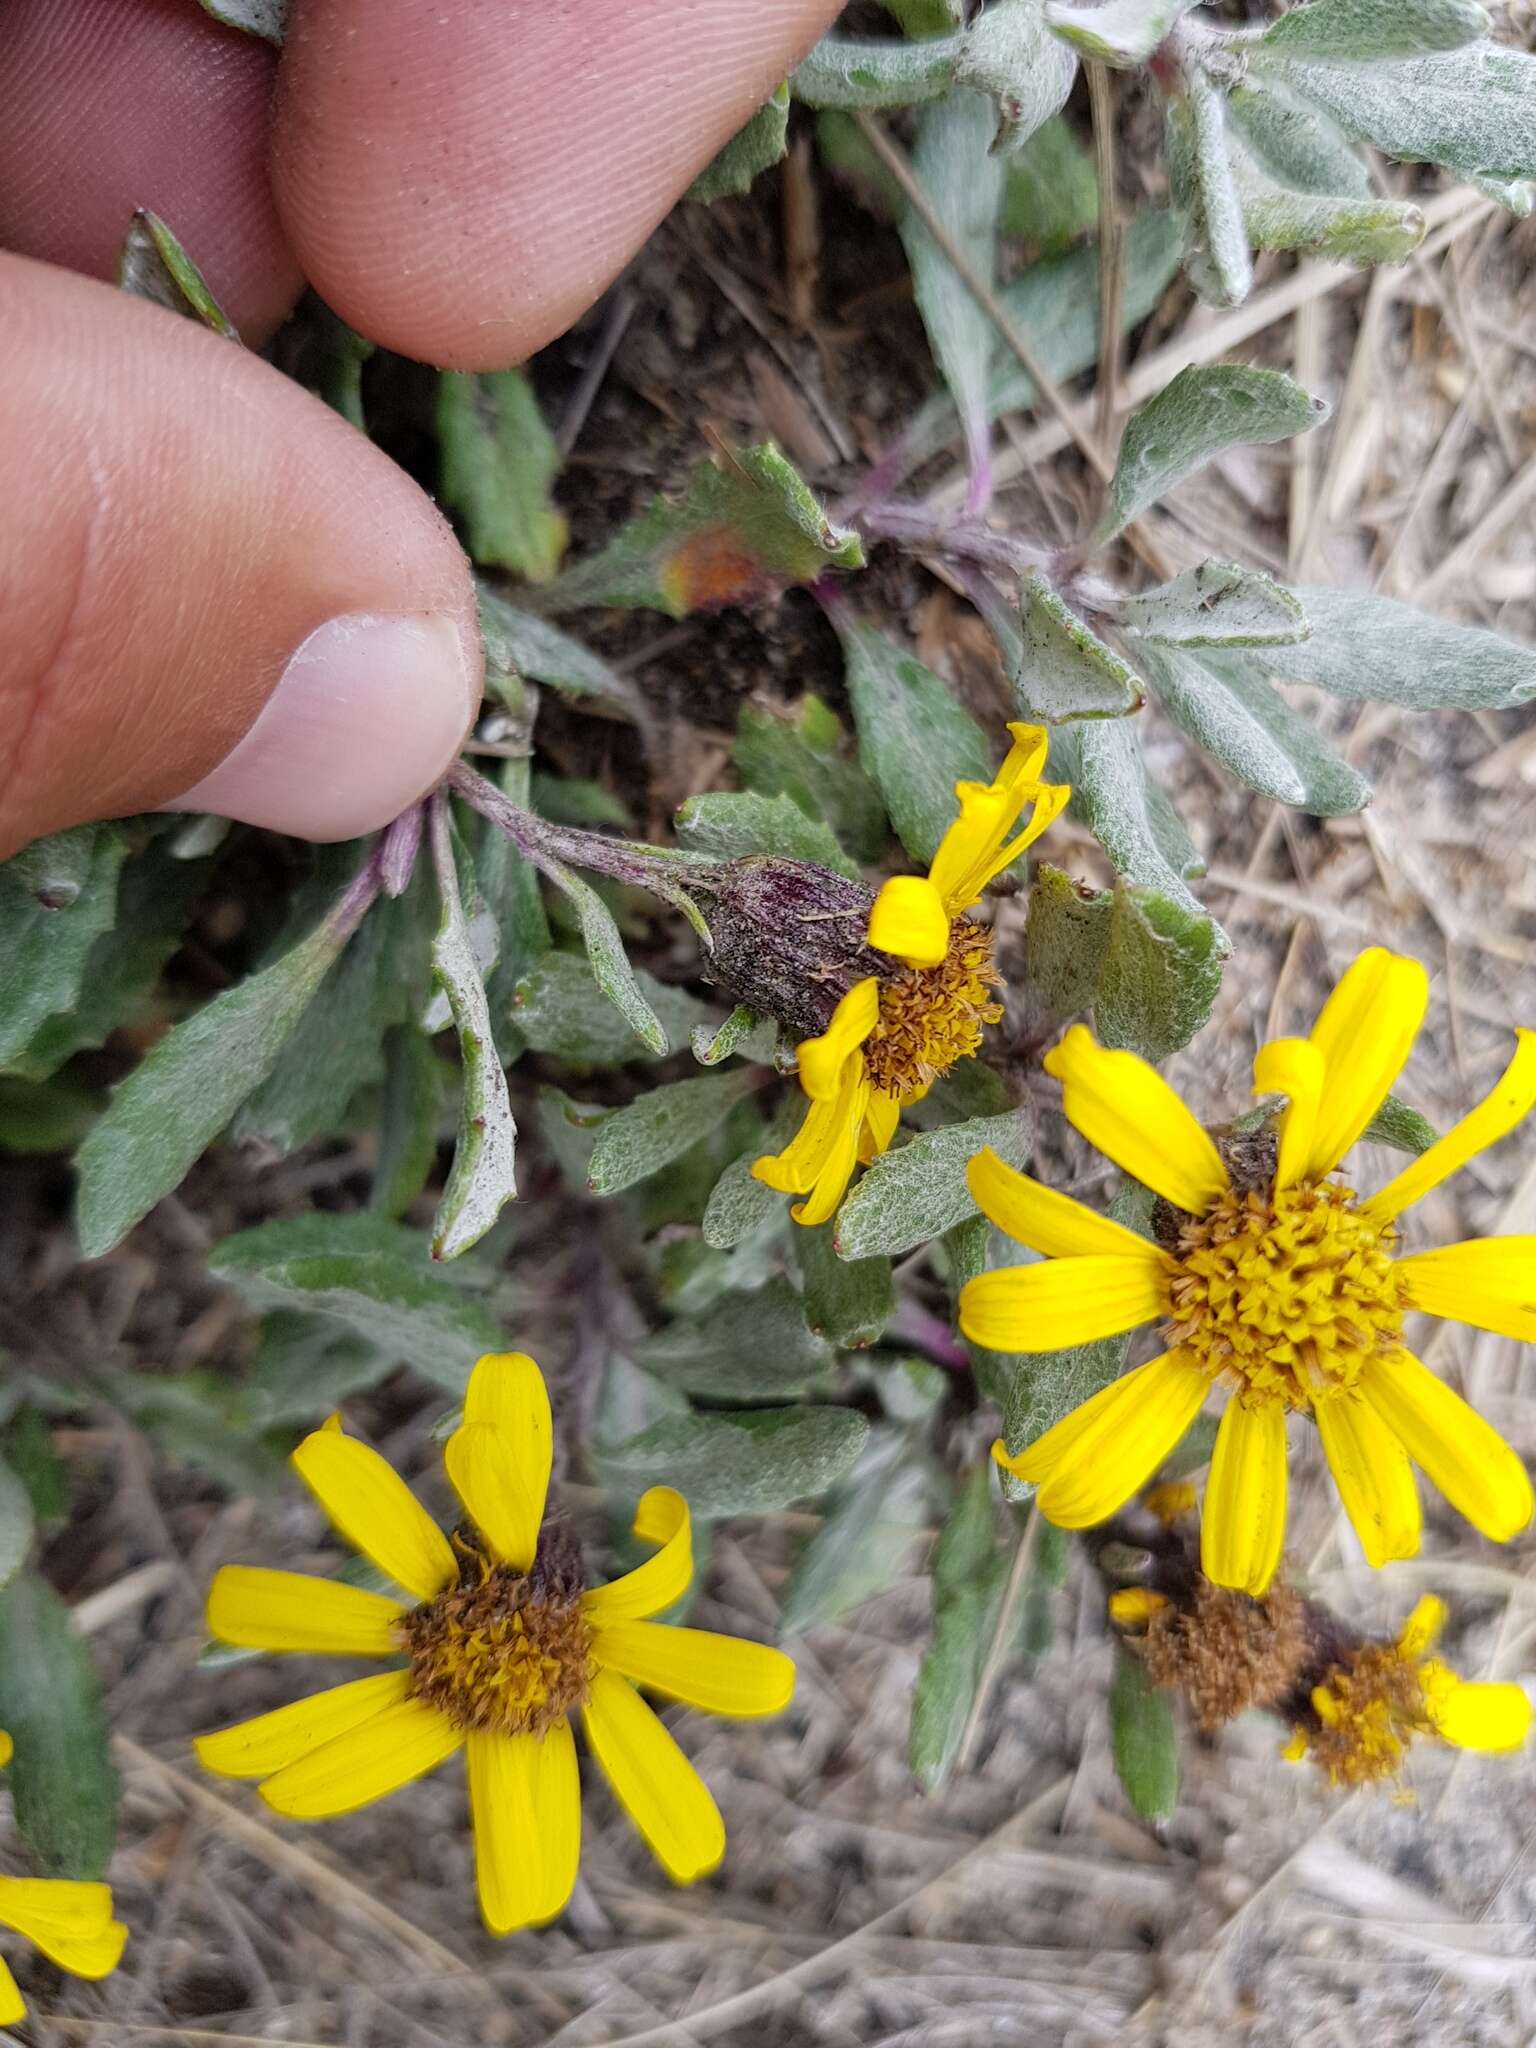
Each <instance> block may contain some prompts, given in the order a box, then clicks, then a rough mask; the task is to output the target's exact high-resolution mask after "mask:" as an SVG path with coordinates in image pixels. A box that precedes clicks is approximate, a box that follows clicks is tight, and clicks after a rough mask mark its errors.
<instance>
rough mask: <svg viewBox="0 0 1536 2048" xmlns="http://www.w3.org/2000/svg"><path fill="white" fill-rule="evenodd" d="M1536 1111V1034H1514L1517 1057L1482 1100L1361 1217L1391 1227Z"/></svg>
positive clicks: (1376, 1196)
mask: <svg viewBox="0 0 1536 2048" xmlns="http://www.w3.org/2000/svg"><path fill="white" fill-rule="evenodd" d="M1533 1106H1536V1031H1517V1032H1516V1033H1515V1051H1514V1057H1513V1058H1512V1059H1511V1060H1510V1063H1509V1065H1508V1066H1507V1067H1506V1068H1505V1069H1504V1072H1503V1073H1502V1074H1501V1075H1500V1076H1499V1078H1498V1080H1497V1081H1496V1082H1495V1083H1494V1085H1493V1087H1492V1088H1490V1089H1489V1091H1488V1093H1487V1094H1486V1095H1485V1096H1484V1097H1483V1099H1482V1101H1481V1102H1480V1103H1479V1104H1478V1105H1477V1107H1476V1109H1473V1110H1469V1111H1468V1113H1467V1114H1466V1115H1465V1116H1464V1117H1463V1118H1462V1119H1461V1121H1460V1122H1459V1123H1454V1124H1452V1126H1451V1128H1450V1129H1449V1130H1448V1131H1447V1132H1446V1134H1445V1136H1444V1137H1443V1138H1437V1139H1436V1140H1435V1142H1434V1144H1433V1145H1431V1146H1430V1147H1429V1149H1428V1150H1427V1151H1425V1152H1421V1153H1420V1154H1419V1156H1418V1158H1417V1159H1415V1160H1414V1161H1413V1162H1412V1163H1411V1164H1410V1165H1408V1166H1405V1167H1404V1168H1403V1170H1402V1172H1401V1173H1400V1174H1398V1175H1397V1177H1396V1179H1395V1180H1389V1181H1388V1182H1387V1184H1386V1186H1385V1187H1384V1188H1382V1189H1380V1190H1379V1191H1378V1192H1377V1193H1376V1194H1374V1195H1372V1196H1371V1198H1370V1200H1369V1201H1368V1202H1362V1203H1361V1205H1360V1213H1361V1215H1363V1216H1368V1217H1369V1218H1370V1219H1371V1221H1372V1222H1373V1223H1390V1222H1391V1220H1392V1218H1393V1217H1394V1216H1401V1214H1402V1213H1403V1211H1404V1210H1405V1209H1406V1208H1409V1207H1410V1206H1411V1205H1412V1204H1413V1203H1414V1202H1418V1201H1421V1200H1422V1199H1423V1197H1424V1196H1425V1195H1427V1194H1428V1193H1429V1192H1430V1190H1431V1189H1432V1188H1437V1187H1439V1185H1440V1183H1441V1182H1442V1181H1444V1180H1449V1179H1450V1177H1451V1175H1452V1174H1453V1173H1458V1172H1459V1171H1460V1170H1461V1168H1462V1167H1463V1166H1465V1165H1466V1163H1467V1161H1468V1160H1469V1159H1471V1158H1473V1157H1474V1156H1475V1155H1476V1154H1477V1153H1479V1152H1486V1151H1487V1150H1488V1147H1489V1146H1490V1145H1496V1144H1497V1143H1498V1142H1499V1140H1500V1138H1503V1137H1506V1136H1507V1135H1508V1134H1509V1132H1511V1131H1512V1130H1513V1129H1514V1128H1515V1125H1516V1124H1518V1123H1519V1122H1520V1121H1521V1119H1522V1118H1523V1117H1525V1116H1527V1115H1528V1114H1529V1113H1530V1111H1531V1109H1532V1107H1533Z"/></svg>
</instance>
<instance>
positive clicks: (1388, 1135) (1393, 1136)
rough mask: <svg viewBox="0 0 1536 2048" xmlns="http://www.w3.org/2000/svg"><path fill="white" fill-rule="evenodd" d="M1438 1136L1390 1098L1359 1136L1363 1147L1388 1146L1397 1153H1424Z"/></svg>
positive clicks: (1428, 1124) (1424, 1119)
mask: <svg viewBox="0 0 1536 2048" xmlns="http://www.w3.org/2000/svg"><path fill="white" fill-rule="evenodd" d="M1439 1136H1440V1133H1439V1132H1438V1131H1437V1130H1436V1129H1435V1127H1434V1125H1433V1124H1432V1123H1431V1122H1430V1121H1429V1119H1428V1118H1427V1117H1422V1116H1420V1114H1419V1112H1418V1111H1417V1110H1416V1109H1410V1108H1409V1107H1408V1104H1407V1103H1406V1102H1403V1101H1402V1100H1400V1099H1399V1097H1397V1096H1396V1095H1389V1096H1387V1097H1386V1099H1385V1100H1384V1101H1383V1103H1382V1105H1381V1107H1380V1109H1378V1110H1377V1112H1376V1114H1375V1115H1374V1116H1373V1117H1372V1118H1371V1120H1370V1122H1369V1123H1368V1124H1367V1125H1366V1127H1365V1129H1364V1130H1363V1131H1362V1132H1361V1133H1360V1143H1361V1144H1362V1145H1390V1146H1391V1147H1392V1148H1393V1150H1394V1151H1397V1152H1413V1153H1419V1152H1427V1151H1428V1150H1429V1148H1430V1146H1431V1145H1433V1144H1434V1143H1435V1141H1436V1140H1437V1139H1438V1137H1439Z"/></svg>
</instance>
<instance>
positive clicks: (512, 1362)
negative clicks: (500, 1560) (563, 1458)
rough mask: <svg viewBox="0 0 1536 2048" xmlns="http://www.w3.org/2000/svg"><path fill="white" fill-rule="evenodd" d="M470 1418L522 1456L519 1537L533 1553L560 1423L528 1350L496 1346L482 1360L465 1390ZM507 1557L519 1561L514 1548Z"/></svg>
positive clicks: (517, 1456) (519, 1458) (519, 1459)
mask: <svg viewBox="0 0 1536 2048" xmlns="http://www.w3.org/2000/svg"><path fill="white" fill-rule="evenodd" d="M464 1421H465V1423H466V1424H467V1425H470V1426H472V1427H479V1428H484V1429H489V1430H494V1431H495V1433H496V1435H497V1436H499V1437H500V1438H501V1439H502V1441H503V1442H504V1443H506V1444H507V1445H508V1446H509V1448H510V1450H511V1453H512V1456H513V1458H514V1459H515V1460H516V1463H517V1470H518V1476H519V1482H520V1483H519V1487H518V1495H519V1500H518V1512H519V1514H520V1516H521V1518H522V1525H523V1526H522V1529H521V1531H520V1532H519V1540H520V1544H521V1546H522V1547H524V1548H526V1550H527V1553H528V1556H529V1557H530V1558H531V1557H532V1555H533V1544H534V1542H536V1541H537V1539H538V1532H539V1524H540V1523H541V1522H542V1521H543V1519H544V1503H545V1497H546V1495H547V1494H548V1492H549V1467H550V1460H551V1458H552V1456H553V1452H554V1427H553V1424H552V1422H551V1419H550V1413H549V1389H548V1388H547V1387H546V1386H545V1384H544V1375H543V1373H541V1372H540V1371H539V1368H538V1366H537V1365H536V1364H535V1362H534V1360H533V1359H531V1358H530V1357H529V1356H528V1354H527V1352H526V1351H500V1352H492V1353H490V1354H489V1355H488V1356H487V1357H485V1358H482V1359H480V1360H479V1361H478V1362H477V1363H476V1366H475V1369H474V1371H473V1372H472V1373H471V1374H470V1376H469V1385H468V1387H467V1388H466V1390H465V1394H464ZM470 1512H471V1513H473V1512H474V1510H473V1509H471V1510H470ZM530 1526H531V1529H532V1539H531V1540H530V1538H529V1535H528V1530H529V1527H530ZM486 1533H489V1532H486ZM507 1557H508V1561H509V1562H515V1561H516V1560H515V1559H514V1557H513V1553H512V1550H511V1549H510V1548H509V1549H508V1552H507Z"/></svg>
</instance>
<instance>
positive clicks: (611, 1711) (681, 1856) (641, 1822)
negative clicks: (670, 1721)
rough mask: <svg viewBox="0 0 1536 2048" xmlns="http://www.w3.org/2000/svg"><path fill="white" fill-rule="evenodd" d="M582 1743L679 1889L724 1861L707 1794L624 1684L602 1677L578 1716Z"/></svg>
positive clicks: (720, 1826) (607, 1674) (718, 1824)
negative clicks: (584, 1734)
mask: <svg viewBox="0 0 1536 2048" xmlns="http://www.w3.org/2000/svg"><path fill="white" fill-rule="evenodd" d="M582 1716H583V1721H584V1725H585V1727H586V1731H587V1741H588V1742H589V1743H590V1745H591V1748H592V1754H593V1755H594V1756H595V1757H596V1758H597V1761H598V1764H599V1766H600V1767H601V1769H602V1771H603V1774H604V1776H605V1777H606V1778H607V1780H608V1782H609V1784H610V1785H611V1786H612V1787H613V1790H614V1793H615V1795H616V1796H617V1798H618V1801H619V1804H620V1805H621V1806H622V1807H623V1808H624V1810H625V1811H626V1813H628V1815H629V1817H630V1819H631V1820H632V1821H633V1822H634V1824H635V1826H636V1827H637V1828H638V1829H639V1830H640V1832H641V1834H642V1835H643V1836H644V1837H645V1839H646V1842H647V1843H648V1844H649V1846H650V1848H651V1851H652V1853H653V1854H654V1855H655V1856H656V1858H657V1860H658V1861H659V1862H660V1863H661V1864H662V1866H663V1868H664V1869H665V1870H666V1872H667V1874H668V1876H669V1877H671V1878H672V1879H673V1881H674V1882H675V1883H677V1884H692V1883H693V1881H694V1879H695V1878H699V1877H703V1876H704V1875H705V1873H706V1872H707V1871H711V1870H713V1869H714V1867H715V1865H716V1864H717V1863H718V1862H719V1861H720V1858H721V1857H722V1856H723V1855H724V1854H725V1823H724V1822H723V1821H722V1820H721V1818H720V1809H719V1808H718V1807H717V1806H716V1805H715V1802H714V1800H713V1799H712V1798H711V1797H710V1793H709V1788H708V1786H707V1785H706V1784H705V1783H704V1780H703V1779H702V1778H701V1777H700V1776H699V1774H698V1772H697V1771H696V1770H695V1769H694V1767H693V1765H692V1764H691V1763H690V1762H689V1761H688V1759H687V1757H686V1756H684V1754H683V1752H682V1751H681V1750H680V1749H679V1748H678V1746H677V1744H676V1743H675V1742H674V1741H673V1739H672V1737H671V1736H670V1735H669V1734H668V1733H667V1731H666V1729H665V1728H664V1727H663V1726H662V1724H661V1722H660V1721H659V1720H658V1719H657V1718H656V1715H655V1714H654V1713H653V1712H652V1710H651V1708H649V1707H648V1706H647V1705H646V1703H645V1701H644V1700H643V1699H641V1697H640V1695H639V1694H638V1693H637V1692H636V1691H635V1688H634V1687H633V1686H632V1685H631V1684H630V1683H629V1681H628V1679H624V1678H620V1677H619V1675H618V1674H617V1672H614V1671H599V1672H598V1673H597V1674H596V1676H595V1677H594V1678H593V1680H592V1690H591V1692H590V1694H589V1695H588V1698H587V1703H586V1705H585V1707H583V1709H582Z"/></svg>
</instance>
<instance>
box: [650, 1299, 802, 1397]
mask: <svg viewBox="0 0 1536 2048" xmlns="http://www.w3.org/2000/svg"><path fill="white" fill-rule="evenodd" d="M634 1357H635V1362H636V1364H637V1365H643V1366H644V1367H645V1369H646V1371H647V1372H651V1373H654V1374H655V1375H656V1377H657V1378H658V1379H659V1380H664V1381H665V1382H666V1384H667V1385H668V1386H672V1387H682V1388H683V1389H684V1390H685V1391H686V1392H687V1393H690V1394H702V1395H706V1396H708V1397H709V1399H711V1400H717V1401H782V1400H784V1399H785V1397H786V1396H787V1395H790V1394H799V1393H803V1392H804V1391H805V1389H806V1388H807V1387H811V1386H815V1385H817V1384H819V1383H820V1382H822V1381H824V1380H825V1379H826V1377H827V1374H828V1372H829V1370H830V1369H831V1366H832V1358H833V1354H832V1345H831V1344H830V1343H829V1342H828V1340H827V1338H826V1337H825V1336H821V1335H819V1334H817V1333H816V1332H815V1331H813V1330H810V1329H808V1328H807V1327H806V1320H805V1309H804V1307H803V1305H802V1303H801V1300H800V1297H799V1295H798V1294H797V1293H796V1292H795V1290H794V1288H793V1287H792V1286H791V1285H790V1283H789V1282H788V1280H786V1279H785V1278H784V1277H783V1275H782V1274H780V1275H778V1276H777V1277H776V1278H774V1279H771V1280H769V1281H768V1283H767V1285H766V1286H764V1287H760V1288H758V1289H757V1290H756V1292H755V1293H751V1294H724V1295H722V1296H721V1297H720V1299H719V1300H718V1301H717V1302H715V1303H714V1305H713V1306H712V1307H711V1308H709V1309H707V1310H706V1311H705V1312H704V1313H703V1314H702V1315H700V1316H698V1317H697V1318H693V1317H690V1318H686V1319H680V1320H679V1321H677V1322H675V1323H673V1324H671V1325H670V1326H669V1327H668V1328H667V1329H665V1330H663V1331H662V1332H661V1333H660V1334H659V1335H658V1336H655V1337H648V1338H647V1339H646V1341H645V1342H644V1343H643V1344H642V1345H640V1346H639V1347H638V1349H637V1350H636V1351H635V1354H634Z"/></svg>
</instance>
